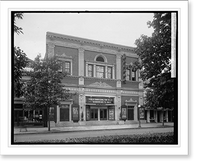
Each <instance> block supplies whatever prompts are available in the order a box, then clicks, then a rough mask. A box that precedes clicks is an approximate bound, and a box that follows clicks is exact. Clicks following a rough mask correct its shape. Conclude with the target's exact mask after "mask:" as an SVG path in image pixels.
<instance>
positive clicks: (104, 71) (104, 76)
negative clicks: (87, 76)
mask: <svg viewBox="0 0 200 167" xmlns="http://www.w3.org/2000/svg"><path fill="white" fill-rule="evenodd" d="M97 67H103V72H101V71H97ZM105 69H106V66H102V65H96V70H95V73H96V77H97V78H102V77H98V76H97V74H98V72H99V73H100V74H102V73H103V78H106V75H105V73H106V70H105Z"/></svg>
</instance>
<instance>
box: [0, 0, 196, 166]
mask: <svg viewBox="0 0 200 167" xmlns="http://www.w3.org/2000/svg"><path fill="white" fill-rule="evenodd" d="M0 7H1V8H0V9H1V11H0V12H1V19H0V22H1V29H0V30H1V49H0V52H1V55H2V56H1V59H0V61H1V66H0V68H1V81H3V82H1V85H0V86H1V112H0V114H1V116H0V119H1V121H0V125H1V135H0V137H1V141H0V143H1V147H0V148H1V150H0V151H1V154H2V155H35V156H39V157H40V155H61V156H62V155H64V156H65V155H69V156H82V155H84V156H87V155H94V156H99V155H100V156H107V155H111V156H112V155H113V156H115V155H117V156H118V155H119V156H121V155H123V156H129V155H130V156H132V155H137V156H138V155H139V156H140V155H147V156H148V155H169V156H173V155H188V154H189V137H190V134H189V133H190V132H189V120H190V115H189V113H190V112H189V111H188V108H189V105H188V102H189V100H191V98H189V94H188V93H189V91H188V89H189V86H188V84H189V83H188V80H189V75H188V65H189V58H188V51H189V50H188V44H189V39H188V24H189V23H188V4H187V2H186V1H181V2H178V1H163V2H161V1H156V2H153V1H141V2H139V1H138V2H132V1H126V2H122V1H119V2H118V1H116V2H100V1H99V2H86V1H77V2H75V1H74V2H72V1H70V2H65V1H59V2H54V1H49V2H45V1H43V2H40V1H35V2H34V1H31V2H25V1H24V2H23V3H22V2H19V3H18V2H14V1H10V2H1V6H0ZM195 122H196V121H195ZM40 158H41V157H40ZM51 160H53V157H52V159H50V161H51ZM135 160H136V159H135ZM44 161H46V160H45V159H44ZM136 161H138V162H139V163H140V161H141V159H137V160H136ZM80 163H82V161H80ZM91 164H93V163H91ZM144 164H147V162H144ZM151 164H153V163H151ZM166 164H167V163H166ZM166 164H165V165H166ZM33 165H34V163H33V164H31V166H33ZM52 165H54V166H55V165H56V164H55V163H52ZM119 165H123V164H119Z"/></svg>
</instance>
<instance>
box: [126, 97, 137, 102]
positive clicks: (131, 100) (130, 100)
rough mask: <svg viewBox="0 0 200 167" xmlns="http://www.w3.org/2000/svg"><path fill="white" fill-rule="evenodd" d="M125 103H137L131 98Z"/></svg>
mask: <svg viewBox="0 0 200 167" xmlns="http://www.w3.org/2000/svg"><path fill="white" fill-rule="evenodd" d="M125 102H126V103H133V102H135V103H137V100H133V99H132V98H130V99H129V100H125Z"/></svg>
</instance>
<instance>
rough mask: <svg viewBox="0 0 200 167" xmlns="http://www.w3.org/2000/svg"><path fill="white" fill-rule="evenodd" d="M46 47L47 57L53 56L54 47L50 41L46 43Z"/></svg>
mask: <svg viewBox="0 0 200 167" xmlns="http://www.w3.org/2000/svg"><path fill="white" fill-rule="evenodd" d="M47 47H48V49H47V54H48V55H47V57H49V58H52V57H54V48H55V45H54V44H52V43H48V45H47Z"/></svg>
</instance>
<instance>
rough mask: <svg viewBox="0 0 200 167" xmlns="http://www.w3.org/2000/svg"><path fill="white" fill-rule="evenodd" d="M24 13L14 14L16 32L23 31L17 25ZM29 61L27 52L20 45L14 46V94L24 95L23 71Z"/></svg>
mask: <svg viewBox="0 0 200 167" xmlns="http://www.w3.org/2000/svg"><path fill="white" fill-rule="evenodd" d="M22 18H23V15H22V13H15V14H14V33H17V34H20V33H23V32H22V28H21V27H18V26H17V25H16V19H22ZM27 63H28V58H27V56H26V54H25V53H24V52H23V50H21V49H20V48H19V47H16V46H14V96H15V97H20V96H22V95H23V90H22V87H23V82H22V81H21V79H22V72H23V68H25V67H26V64H27Z"/></svg>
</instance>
